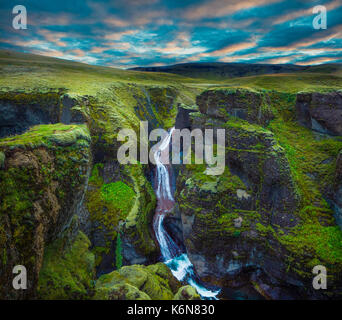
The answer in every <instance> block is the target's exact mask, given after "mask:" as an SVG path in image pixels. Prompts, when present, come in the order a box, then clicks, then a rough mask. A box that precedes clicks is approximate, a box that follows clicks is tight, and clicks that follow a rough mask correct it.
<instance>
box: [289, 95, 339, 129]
mask: <svg viewBox="0 0 342 320" xmlns="http://www.w3.org/2000/svg"><path fill="white" fill-rule="evenodd" d="M296 109H297V117H298V120H299V122H300V123H301V124H303V125H305V126H306V127H308V128H310V129H312V130H315V131H318V132H321V133H327V134H332V135H342V93H341V92H331V93H318V92H313V93H299V94H298V95H297V101H296Z"/></svg>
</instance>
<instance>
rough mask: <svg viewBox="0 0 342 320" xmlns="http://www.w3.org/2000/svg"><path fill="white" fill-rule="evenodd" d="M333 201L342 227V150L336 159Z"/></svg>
mask: <svg viewBox="0 0 342 320" xmlns="http://www.w3.org/2000/svg"><path fill="white" fill-rule="evenodd" d="M333 201H334V206H335V215H336V221H337V223H338V225H339V226H340V227H341V229H342V151H341V152H340V153H339V155H338V157H337V161H336V172H335V183H334V196H333Z"/></svg>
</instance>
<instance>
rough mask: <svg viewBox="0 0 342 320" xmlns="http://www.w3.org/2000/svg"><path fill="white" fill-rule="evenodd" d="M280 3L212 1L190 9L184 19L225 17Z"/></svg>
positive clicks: (272, 0)
mask: <svg viewBox="0 0 342 320" xmlns="http://www.w3.org/2000/svg"><path fill="white" fill-rule="evenodd" d="M278 1H280V0H229V1H226V0H211V1H206V2H205V3H204V4H200V5H194V6H192V7H190V8H188V9H187V11H186V12H185V14H184V17H185V18H187V19H190V20H199V19H203V18H212V17H223V16H226V15H228V14H233V13H235V12H237V11H240V10H243V9H250V8H253V7H258V6H262V5H265V4H270V3H273V2H278Z"/></svg>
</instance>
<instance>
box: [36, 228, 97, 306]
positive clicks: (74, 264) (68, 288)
mask: <svg viewBox="0 0 342 320" xmlns="http://www.w3.org/2000/svg"><path fill="white" fill-rule="evenodd" d="M89 246H90V241H89V239H88V238H87V236H86V235H85V234H84V233H82V232H81V231H80V232H78V234H77V235H76V237H75V239H73V238H72V237H70V234H68V232H66V233H64V234H63V235H62V236H60V237H59V238H58V239H56V240H55V241H54V242H53V243H52V244H50V245H49V246H48V247H47V248H45V253H44V261H43V265H42V268H41V270H40V274H39V282H38V289H37V290H38V299H44V300H58V299H63V300H74V299H89V298H91V296H92V295H93V294H94V279H95V257H94V254H93V253H91V252H90V251H89Z"/></svg>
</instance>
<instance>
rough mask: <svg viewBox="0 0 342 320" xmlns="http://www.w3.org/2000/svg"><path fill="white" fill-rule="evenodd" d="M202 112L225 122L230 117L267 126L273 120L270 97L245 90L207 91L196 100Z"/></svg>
mask: <svg viewBox="0 0 342 320" xmlns="http://www.w3.org/2000/svg"><path fill="white" fill-rule="evenodd" d="M196 102H197V104H198V106H199V109H200V112H201V113H202V114H206V115H207V116H209V117H212V118H220V119H222V120H224V121H226V120H228V118H229V117H230V116H233V117H237V118H241V119H244V120H247V121H248V122H250V123H257V124H262V125H266V124H267V123H268V122H269V121H270V120H272V119H273V114H272V111H271V108H270V106H269V101H268V97H267V96H266V95H264V94H262V93H260V92H252V91H247V90H244V89H237V90H228V89H217V90H207V91H205V92H203V93H202V94H201V95H199V96H198V97H197V99H196Z"/></svg>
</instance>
